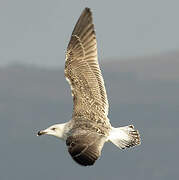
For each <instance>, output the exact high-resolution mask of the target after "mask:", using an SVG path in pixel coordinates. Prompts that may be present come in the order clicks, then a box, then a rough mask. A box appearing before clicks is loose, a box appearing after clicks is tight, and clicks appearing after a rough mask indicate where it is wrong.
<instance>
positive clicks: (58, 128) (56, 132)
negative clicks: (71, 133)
mask: <svg viewBox="0 0 179 180" xmlns="http://www.w3.org/2000/svg"><path fill="white" fill-rule="evenodd" d="M65 125H66V123H63V124H55V125H52V126H50V127H48V128H47V129H44V130H41V131H39V132H38V133H37V136H41V135H44V134H47V135H52V136H56V137H58V138H60V139H64V138H65V133H66V132H65Z"/></svg>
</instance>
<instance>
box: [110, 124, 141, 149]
mask: <svg viewBox="0 0 179 180" xmlns="http://www.w3.org/2000/svg"><path fill="white" fill-rule="evenodd" d="M109 141H111V142H112V143H113V144H115V145H116V146H117V147H119V148H121V149H125V148H130V147H133V146H136V145H139V144H140V143H141V141H140V134H139V132H138V130H135V129H134V126H133V125H129V126H124V127H119V128H112V131H111V133H110V135H109Z"/></svg>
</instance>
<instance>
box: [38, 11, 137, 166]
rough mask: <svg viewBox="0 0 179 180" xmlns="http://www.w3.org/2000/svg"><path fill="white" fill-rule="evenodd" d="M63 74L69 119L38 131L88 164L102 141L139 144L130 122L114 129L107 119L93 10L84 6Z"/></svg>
mask: <svg viewBox="0 0 179 180" xmlns="http://www.w3.org/2000/svg"><path fill="white" fill-rule="evenodd" d="M65 77H66V79H67V81H68V82H69V84H70V86H71V92H72V96H73V104H74V105H73V114H72V119H71V120H70V121H68V122H66V123H63V124H55V125H52V126H50V127H48V128H47V129H45V130H41V131H39V132H38V136H40V135H43V134H48V135H53V136H56V137H58V138H60V139H62V140H64V141H66V145H67V147H68V152H69V153H70V155H71V156H72V158H73V159H74V160H75V161H76V162H77V163H78V164H80V165H83V166H90V165H93V164H94V163H95V161H96V160H97V159H98V158H99V156H100V155H101V150H102V148H103V146H104V143H105V142H112V143H113V144H115V145H116V146H117V147H119V148H121V149H125V148H129V147H133V146H136V145H139V144H140V135H139V132H138V131H137V130H135V129H134V126H133V125H129V126H124V127H118V128H114V127H112V126H111V124H110V121H109V119H108V117H107V116H108V107H109V104H108V99H107V94H106V90H105V86H104V80H103V77H102V74H101V70H100V68H99V64H98V56H97V43H96V35H95V30H94V25H93V20H92V13H91V11H90V9H89V8H85V9H84V10H83V12H82V14H81V16H80V18H79V19H78V21H77V23H76V25H75V28H74V30H73V32H72V35H71V39H70V42H69V44H68V47H67V52H66V62H65Z"/></svg>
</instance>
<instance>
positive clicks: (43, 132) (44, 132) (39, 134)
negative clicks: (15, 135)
mask: <svg viewBox="0 0 179 180" xmlns="http://www.w3.org/2000/svg"><path fill="white" fill-rule="evenodd" d="M46 133H47V131H44V130H42V131H39V132H38V133H37V136H41V135H43V134H46Z"/></svg>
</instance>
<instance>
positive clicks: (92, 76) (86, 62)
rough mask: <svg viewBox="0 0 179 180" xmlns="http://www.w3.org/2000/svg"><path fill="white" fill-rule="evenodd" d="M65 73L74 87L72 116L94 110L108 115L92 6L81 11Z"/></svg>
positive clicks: (71, 40) (73, 34)
mask: <svg viewBox="0 0 179 180" xmlns="http://www.w3.org/2000/svg"><path fill="white" fill-rule="evenodd" d="M65 76H66V79H67V80H68V82H69V84H70V86H71V90H72V96H73V103H74V107H73V119H76V118H75V117H79V116H80V117H82V116H85V115H86V117H87V116H88V115H89V116H90V114H92V113H93V114H98V116H102V117H106V116H107V114H108V100H107V95H106V90H105V86H104V80H103V77H102V74H101V70H100V68H99V64H98V58H97V44H96V35H95V31H94V25H93V22H92V13H91V11H90V9H89V8H85V9H84V11H83V12H82V14H81V16H80V18H79V19H78V22H77V24H76V26H75V28H74V30H73V33H72V36H71V39H70V42H69V44H68V47H67V53H66V63H65ZM88 119H90V118H88Z"/></svg>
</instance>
